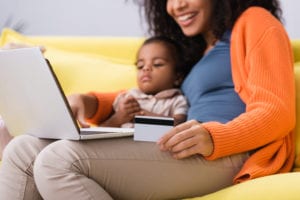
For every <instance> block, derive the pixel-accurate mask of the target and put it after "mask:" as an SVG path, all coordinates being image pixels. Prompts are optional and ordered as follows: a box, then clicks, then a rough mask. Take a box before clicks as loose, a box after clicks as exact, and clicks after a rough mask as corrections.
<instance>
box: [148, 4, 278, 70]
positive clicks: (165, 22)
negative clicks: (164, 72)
mask: <svg viewBox="0 0 300 200" xmlns="http://www.w3.org/2000/svg"><path fill="white" fill-rule="evenodd" d="M211 2H212V18H211V23H210V24H211V29H212V32H213V34H214V36H215V37H216V39H220V38H221V37H222V35H223V34H224V33H225V31H226V30H231V29H232V27H233V25H234V23H235V21H236V20H237V18H238V17H239V16H240V15H241V14H242V13H243V12H244V11H245V10H246V9H247V8H249V7H251V6H259V7H262V8H265V9H266V10H268V11H269V12H270V13H271V14H272V15H274V16H275V17H276V18H277V19H278V20H280V21H281V17H282V11H281V8H280V3H279V1H278V0H211ZM166 5H167V0H143V3H142V7H143V8H144V14H145V17H146V21H147V22H148V27H149V30H148V31H149V33H150V35H164V36H168V37H170V38H171V39H173V40H175V41H177V42H179V43H180V44H181V45H182V48H183V49H184V52H185V55H184V56H185V60H186V61H185V62H186V64H187V67H192V66H193V65H194V64H195V63H196V62H197V61H198V60H200V59H201V57H202V56H203V54H204V51H205V49H206V42H205V40H204V38H203V37H202V36H201V34H199V35H197V36H193V37H187V36H185V35H184V34H183V32H182V31H181V29H180V27H179V26H178V24H177V23H176V22H175V21H174V20H173V18H172V17H171V16H169V15H168V13H167V11H166Z"/></svg>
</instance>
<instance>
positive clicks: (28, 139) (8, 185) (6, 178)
mask: <svg viewBox="0 0 300 200" xmlns="http://www.w3.org/2000/svg"><path fill="white" fill-rule="evenodd" d="M50 142H51V141H48V140H40V139H37V138H35V137H32V136H28V135H22V136H18V137H15V138H14V139H13V140H12V141H11V142H10V143H9V144H8V145H7V147H6V148H5V150H4V154H3V159H2V163H1V167H0V195H1V199H13V200H18V199H20V200H23V199H24V200H35V199H41V196H40V195H39V193H38V191H37V189H36V186H35V184H34V180H33V163H34V159H35V157H36V156H37V154H38V153H39V152H40V151H41V150H42V149H43V148H44V147H45V146H46V145H48V144H49V143H50Z"/></svg>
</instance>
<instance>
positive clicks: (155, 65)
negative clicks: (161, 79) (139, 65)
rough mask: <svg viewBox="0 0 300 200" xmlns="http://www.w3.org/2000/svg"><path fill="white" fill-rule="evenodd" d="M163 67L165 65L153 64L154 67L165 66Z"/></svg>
mask: <svg viewBox="0 0 300 200" xmlns="http://www.w3.org/2000/svg"><path fill="white" fill-rule="evenodd" d="M163 65H164V64H163V63H154V64H153V66H154V67H161V66H163Z"/></svg>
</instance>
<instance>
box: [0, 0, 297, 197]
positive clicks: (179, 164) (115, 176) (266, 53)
mask: <svg viewBox="0 0 300 200" xmlns="http://www.w3.org/2000/svg"><path fill="white" fill-rule="evenodd" d="M278 4H279V3H278V1H277V0H160V1H157V0H146V1H145V13H146V16H147V19H148V21H149V24H150V29H151V30H152V31H153V33H154V34H156V35H162V34H167V35H168V36H170V37H171V38H173V39H177V40H178V41H180V42H181V43H182V45H183V46H184V47H185V49H186V53H187V55H186V58H187V59H188V61H189V63H194V61H195V59H198V60H199V59H200V58H201V59H200V60H199V61H198V62H197V63H196V64H195V65H194V66H193V68H192V69H191V71H190V73H189V74H188V76H187V77H186V78H185V80H184V82H183V84H182V90H183V92H184V94H185V95H186V96H187V99H188V101H189V103H190V106H191V107H190V109H189V112H188V121H187V122H185V123H183V124H180V125H178V126H176V127H175V128H174V129H172V130H171V131H170V132H168V133H166V134H165V135H164V136H163V137H162V138H161V139H160V140H159V141H158V145H159V147H160V150H159V148H158V146H157V145H156V144H153V143H145V142H133V141H132V139H131V138H125V139H112V140H93V141H87V142H72V141H64V140H61V141H57V142H53V143H51V141H47V140H39V139H37V138H34V137H30V136H21V137H18V138H16V139H14V140H13V141H12V142H10V144H9V145H8V146H7V148H6V150H5V153H4V158H3V163H2V166H1V171H0V193H1V195H2V197H3V198H4V199H39V198H41V197H40V196H39V195H41V196H42V197H43V198H46V199H67V198H72V199H74V198H76V199H180V198H186V197H194V196H201V195H205V194H208V193H211V192H214V191H217V190H219V189H222V188H224V187H227V186H230V185H232V184H233V183H239V182H242V181H246V180H249V179H253V178H256V177H261V176H265V175H269V174H275V173H280V172H287V171H289V170H290V169H291V167H292V163H293V159H294V136H293V129H294V126H295V102H294V99H295V91H294V90H295V88H294V76H293V59H292V53H291V47H290V43H289V39H288V37H287V35H286V32H285V30H284V28H283V27H282V25H281V23H280V22H279V19H280V8H279V5H278ZM115 95H116V94H114V95H105V94H97V93H91V94H87V95H76V98H75V97H74V96H73V97H74V98H72V99H70V103H71V106H72V108H73V111H74V114H75V115H76V116H77V118H78V120H79V121H80V123H81V124H82V125H83V126H86V122H85V121H84V120H83V118H84V117H87V118H90V120H91V121H97V122H99V120H100V119H105V114H109V113H110V109H111V102H112V100H113V99H114V98H115ZM50 143H51V144H50Z"/></svg>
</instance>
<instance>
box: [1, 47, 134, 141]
mask: <svg viewBox="0 0 300 200" xmlns="http://www.w3.org/2000/svg"><path fill="white" fill-rule="evenodd" d="M0 115H1V116H2V118H3V120H4V121H5V123H6V125H7V128H8V130H9V131H10V132H11V133H12V134H13V135H20V134H24V133H25V134H30V135H33V136H36V137H39V138H47V139H70V140H86V139H99V138H112V137H126V136H132V135H133V133H134V129H133V128H114V127H91V128H80V127H79V125H78V123H77V121H76V120H75V119H74V117H73V114H72V111H71V109H70V106H69V104H68V102H67V100H66V96H65V94H64V93H63V90H62V87H61V86H60V84H59V81H58V79H57V78H56V76H55V73H54V72H53V69H52V68H51V65H50V63H49V62H48V61H47V60H46V59H45V58H44V56H43V54H42V53H41V52H40V50H39V48H37V47H32V48H21V49H12V50H3V51H0Z"/></svg>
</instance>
